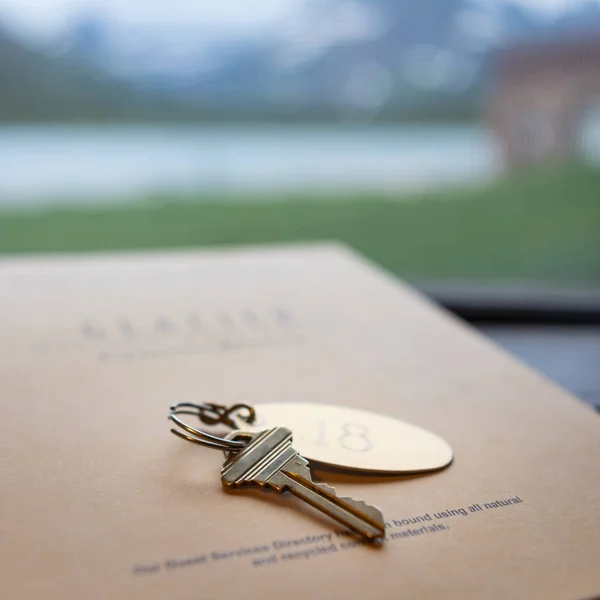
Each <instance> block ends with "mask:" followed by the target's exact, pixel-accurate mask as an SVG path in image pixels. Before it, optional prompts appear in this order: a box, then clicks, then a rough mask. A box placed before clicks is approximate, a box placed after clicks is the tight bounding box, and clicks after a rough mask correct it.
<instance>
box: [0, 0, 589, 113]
mask: <svg viewBox="0 0 600 600" xmlns="http://www.w3.org/2000/svg"><path fill="white" fill-rule="evenodd" d="M594 29H596V30H597V31H600V4H599V3H598V2H591V1H590V2H578V3H574V4H573V5H572V8H571V9H569V10H567V11H565V12H564V13H563V14H561V15H559V16H558V17H557V18H555V19H548V18H541V17H540V15H539V14H538V13H536V12H535V11H533V10H528V9H526V8H524V6H523V5H522V4H517V3H515V2H512V1H502V0H310V1H309V2H307V4H306V6H305V8H304V9H303V10H302V11H301V12H300V13H299V14H297V15H295V17H294V18H293V19H290V20H289V22H286V23H282V24H281V27H279V28H273V29H272V31H271V32H270V33H268V34H264V35H263V36H261V37H257V36H254V37H252V36H246V37H243V38H240V37H239V35H233V34H232V33H231V32H229V33H228V32H227V31H219V32H217V31H210V30H203V29H195V28H193V27H183V28H181V27H180V28H178V29H171V30H170V29H166V28H162V29H160V30H153V29H148V28H146V27H143V26H140V27H139V28H135V27H134V28H132V27H128V28H124V27H123V26H122V25H119V24H116V23H111V22H110V21H106V20H103V19H99V18H95V17H94V16H89V15H88V16H87V17H86V18H83V19H81V20H80V21H79V22H77V23H75V24H74V26H73V28H72V29H71V30H70V31H69V32H68V33H67V34H65V35H64V36H63V37H62V38H61V39H60V40H57V41H56V43H55V44H54V45H53V46H52V47H51V48H48V52H49V54H50V55H52V56H53V57H54V58H52V59H50V58H44V57H42V56H40V55H36V54H35V53H32V52H31V51H27V50H25V49H23V48H22V47H19V46H18V45H17V44H16V43H15V41H14V40H13V41H10V40H8V38H2V39H0V44H5V45H6V46H7V48H8V50H7V51H5V50H3V47H2V46H0V90H1V91H0V93H2V94H3V95H4V89H3V88H4V85H3V84H2V82H3V81H4V78H5V77H9V80H10V81H12V82H13V83H12V85H13V89H14V90H17V91H15V92H14V94H15V100H13V101H12V104H11V106H12V109H10V110H12V111H15V112H16V113H18V112H19V111H22V113H23V115H26V114H28V111H33V113H32V114H35V115H40V114H43V113H44V110H46V109H47V110H48V111H49V112H50V113H52V111H53V109H50V108H48V107H49V106H55V107H57V110H63V108H64V103H68V105H69V109H68V110H63V112H64V114H69V115H72V117H73V118H78V116H81V117H82V118H84V117H83V115H88V114H95V115H99V116H100V117H101V116H106V118H110V117H116V116H119V117H123V118H128V117H129V116H132V117H137V118H211V119H217V118H238V119H239V118H248V119H258V118H264V119H272V118H277V119H340V118H341V119H345V118H351V119H424V118H427V119H456V118H469V117H471V116H472V115H473V114H474V113H475V112H476V111H477V110H478V106H479V105H480V99H481V95H482V93H483V91H484V90H485V88H486V85H487V83H488V79H489V77H490V67H489V64H490V62H489V57H490V55H491V54H492V53H493V52H494V51H495V50H496V49H497V48H500V47H504V46H510V45H515V44H520V43H522V42H527V43H531V42H533V41H535V40H548V39H558V38H560V37H569V36H574V35H578V33H579V32H582V31H590V30H594ZM2 40H4V41H2ZM4 63H6V65H4ZM3 65H4V66H3ZM3 69H4V71H3ZM11 69H12V70H11ZM50 73H51V75H50ZM20 78H21V79H23V78H24V81H23V82H21V81H20ZM53 81H60V82H62V83H61V84H60V85H55V86H54V89H51V88H52V87H53V86H51V85H50V83H51V82H53ZM44 82H46V83H44ZM9 87H10V86H9ZM23 89H30V90H32V91H31V93H30V94H29V95H28V97H29V100H27V102H23V101H22V100H20V99H19V98H22V94H21V91H22V90H23ZM34 89H35V90H38V91H37V92H35V91H33V90H34ZM19 90H20V91H19ZM20 94H21V95H20ZM40 94H41V95H40ZM8 97H10V94H8ZM42 97H43V98H44V101H43V102H41V103H40V102H38V100H39V98H42ZM9 99H10V98H9ZM2 103H4V101H2ZM31 103H33V104H31ZM36 103H37V104H36ZM42 105H43V106H42ZM2 110H4V108H3V107H2V106H0V111H2ZM36 118H38V117H36Z"/></svg>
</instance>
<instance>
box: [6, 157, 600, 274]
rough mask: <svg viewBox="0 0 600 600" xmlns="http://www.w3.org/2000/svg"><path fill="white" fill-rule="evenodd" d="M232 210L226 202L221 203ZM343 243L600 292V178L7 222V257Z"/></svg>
mask: <svg viewBox="0 0 600 600" xmlns="http://www.w3.org/2000/svg"><path fill="white" fill-rule="evenodd" d="M221 200H222V199H221ZM331 239H335V240H341V241H343V242H345V243H347V244H349V245H351V246H353V247H354V248H356V249H357V250H359V251H361V252H362V253H364V254H365V255H366V256H369V257H371V258H372V259H374V260H375V261H377V262H379V263H380V264H381V265H383V266H384V267H386V268H388V269H389V270H391V271H392V272H394V273H397V274H398V275H400V276H402V277H405V278H408V279H411V280H427V279H445V278H452V279H475V278H477V279H481V278H485V279H505V280H506V279H533V280H537V281H540V282H554V283H561V284H564V285H568V284H569V283H577V284H591V285H594V286H595V285H598V284H599V283H600V171H593V170H587V169H584V168H581V167H569V168H562V169H549V168H546V169H542V170H536V171H531V172H522V173H519V174H516V175H513V176H511V177H507V178H505V179H503V180H501V181H498V182H496V183H494V184H492V185H490V186H489V187H485V188H481V189H470V190H466V191H452V192H438V193H429V194H425V195H422V196H417V195H412V196H410V195H408V196H400V197H394V196H391V195H385V194H362V195H361V194H356V195H350V196H346V197H343V198H342V197H339V198H338V197H335V198H332V197H323V198H315V197H310V198H304V197H300V196H298V197H282V198H280V199H273V198H269V199H268V201H264V202H255V201H252V202H248V201H246V199H244V198H240V201H239V202H236V201H235V199H233V200H232V199H231V198H228V199H227V201H219V199H218V198H207V197H205V196H204V197H203V196H199V197H198V198H196V199H191V198H185V199H182V198H179V199H178V198H162V199H156V198H155V199H153V200H152V202H148V201H146V202H138V203H133V204H125V203H123V204H120V205H115V204H113V205H112V206H105V207H100V208H98V207H97V208H94V209H93V210H90V209H67V208H63V209H51V210H35V211H31V212H18V211H12V212H9V211H4V212H0V252H2V253H22V252H64V251H69V252H72V251H75V252H82V251H98V250H100V251H103V250H127V249H140V248H152V249H155V248H175V247H185V248H191V247H194V248H196V247H204V246H216V245H224V244H253V243H269V242H291V241H309V240H331Z"/></svg>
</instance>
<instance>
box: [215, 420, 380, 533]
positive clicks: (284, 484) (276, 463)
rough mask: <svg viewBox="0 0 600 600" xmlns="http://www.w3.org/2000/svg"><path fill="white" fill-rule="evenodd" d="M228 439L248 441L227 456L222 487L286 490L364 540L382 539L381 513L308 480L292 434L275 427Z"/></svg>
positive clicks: (304, 462)
mask: <svg viewBox="0 0 600 600" xmlns="http://www.w3.org/2000/svg"><path fill="white" fill-rule="evenodd" d="M228 437H229V439H240V438H241V439H249V440H250V441H248V443H247V444H246V445H245V446H244V447H243V448H242V449H241V450H240V451H239V452H238V453H231V454H230V455H229V457H228V459H227V461H226V462H225V464H224V465H223V469H222V470H221V480H222V482H223V486H224V487H225V488H227V489H230V488H244V487H250V486H260V487H263V488H271V489H274V490H276V491H277V492H279V493H283V492H285V491H286V490H289V491H290V492H291V493H292V494H294V495H295V496H297V497H298V498H301V499H302V500H304V501H305V502H308V503H309V504H311V505H312V506H314V507H315V508H318V509H319V510H320V511H322V512H324V513H325V514H327V515H329V516H330V517H333V518H334V519H335V520H336V521H339V522H340V523H342V524H343V525H345V526H346V527H348V528H349V529H352V530H353V531H355V532H356V533H358V534H360V535H362V536H364V537H365V538H367V539H368V540H377V539H380V538H383V537H384V536H385V524H384V521H383V515H382V514H381V511H380V510H379V509H378V508H376V507H374V506H370V505H368V504H366V503H365V502H362V501H359V500H353V499H352V498H338V497H337V495H336V493H335V490H334V489H333V488H332V487H329V486H327V485H323V484H318V483H315V482H314V481H313V480H312V477H311V473H310V469H309V468H308V461H307V460H306V459H305V458H303V457H302V456H300V455H299V454H298V452H297V451H296V450H294V448H292V432H291V431H290V430H289V429H286V428H285V427H275V428H274V429H269V430H267V431H262V432H260V433H240V432H235V433H233V434H231V435H230V436H228Z"/></svg>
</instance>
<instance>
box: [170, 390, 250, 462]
mask: <svg viewBox="0 0 600 600" xmlns="http://www.w3.org/2000/svg"><path fill="white" fill-rule="evenodd" d="M241 410H245V411H247V413H248V414H247V415H240V416H239V418H240V419H242V420H243V421H246V423H252V422H253V421H254V419H255V418H256V412H255V411H254V409H253V408H252V407H251V406H248V405H247V404H234V405H233V406H230V407H227V406H223V405H221V404H213V403H210V402H207V403H205V404H192V403H190V402H179V403H177V404H174V405H173V406H171V408H170V412H169V419H170V420H171V421H173V423H175V425H177V427H179V428H181V429H183V430H184V431H187V434H189V435H187V434H185V433H183V432H181V431H178V430H177V429H171V433H173V434H174V435H176V436H177V437H180V438H181V439H183V440H186V441H188V442H192V443H194V444H200V445H201V446H206V447H207V448H215V449H217V450H227V451H229V452H239V451H240V450H241V449H242V448H243V447H244V446H246V444H247V442H246V441H240V440H228V439H225V438H221V437H219V436H216V435H213V434H211V433H207V432H206V431H202V430H200V429H196V428H195V427H192V426H190V425H188V424H187V423H185V422H184V421H183V420H182V419H180V418H179V417H178V416H177V415H193V416H195V417H199V418H200V420H201V421H202V422H203V423H206V424H207V425H217V424H219V423H223V424H225V425H227V426H229V427H231V428H232V429H235V428H236V425H235V423H234V421H233V419H232V418H231V417H230V415H232V414H233V413H237V412H239V411H241Z"/></svg>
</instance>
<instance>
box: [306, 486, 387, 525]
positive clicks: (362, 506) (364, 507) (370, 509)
mask: <svg viewBox="0 0 600 600" xmlns="http://www.w3.org/2000/svg"><path fill="white" fill-rule="evenodd" d="M317 485H318V486H319V487H320V488H321V489H322V490H323V491H324V492H327V493H328V494H331V495H332V496H336V497H338V498H339V499H340V500H341V501H342V502H345V503H346V504H349V505H350V506H354V507H355V508H356V509H358V510H359V511H360V512H363V513H365V514H367V515H369V516H370V517H371V518H372V519H374V520H375V521H379V522H380V523H383V513H382V512H381V511H380V510H379V509H378V508H377V507H376V506H373V505H372V504H367V503H366V502H364V501H363V500H354V498H348V497H347V496H344V497H342V496H338V495H337V493H336V491H335V488H333V487H331V486H330V485H327V484H326V483H319V484H317Z"/></svg>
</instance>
